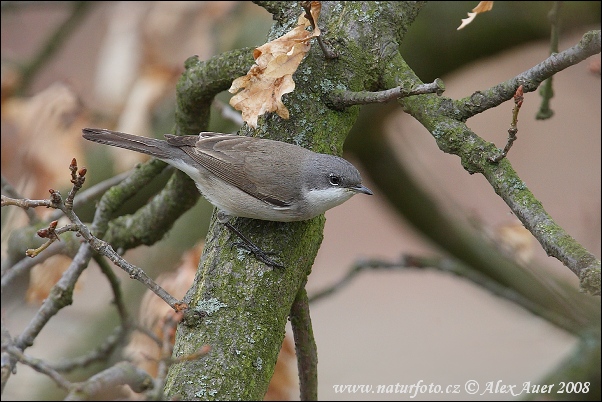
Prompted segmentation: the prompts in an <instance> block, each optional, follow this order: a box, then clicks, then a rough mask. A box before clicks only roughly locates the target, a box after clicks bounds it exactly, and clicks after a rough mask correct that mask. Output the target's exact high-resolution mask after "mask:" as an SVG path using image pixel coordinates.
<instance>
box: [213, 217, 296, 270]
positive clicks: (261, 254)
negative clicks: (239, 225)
mask: <svg viewBox="0 0 602 402" xmlns="http://www.w3.org/2000/svg"><path fill="white" fill-rule="evenodd" d="M230 218H231V216H230V215H228V214H226V213H225V212H224V211H222V210H218V211H217V220H218V221H219V222H220V223H222V224H224V225H226V227H227V228H228V229H229V230H230V231H231V232H233V233H234V234H235V235H236V236H238V238H239V239H241V241H240V242H238V243H237V245H239V246H242V247H244V248H246V249H247V250H249V251H250V252H251V253H253V254H254V255H255V257H256V258H257V259H258V260H259V261H261V262H263V263H264V264H266V265H269V266H270V267H276V268H284V265H282V264H279V263H277V262H275V261H274V260H272V259H271V258H270V257H268V255H267V253H266V252H265V251H263V250H262V249H261V248H259V247H258V246H257V245H255V244H254V243H253V242H252V241H251V240H249V239H248V238H247V237H246V236H245V235H243V234H242V233H241V232H240V230H238V229H236V228H235V227H234V226H233V225H232V224H231V223H230Z"/></svg>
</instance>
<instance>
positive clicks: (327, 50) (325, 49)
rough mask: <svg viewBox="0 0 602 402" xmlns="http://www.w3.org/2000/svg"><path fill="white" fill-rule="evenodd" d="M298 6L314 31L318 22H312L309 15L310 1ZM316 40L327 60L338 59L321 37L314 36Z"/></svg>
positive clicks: (312, 17)
mask: <svg viewBox="0 0 602 402" xmlns="http://www.w3.org/2000/svg"><path fill="white" fill-rule="evenodd" d="M299 4H300V5H301V7H303V9H304V10H305V18H307V20H308V21H309V22H310V24H311V27H312V28H313V29H316V26H317V23H318V22H317V21H314V16H313V15H312V14H311V1H300V2H299ZM316 39H318V45H320V49H322V53H324V56H325V57H326V58H327V59H336V58H337V57H338V54H337V53H336V52H335V51H334V50H332V49H331V48H330V47H328V46H326V44H325V43H324V41H323V40H322V35H318V36H316Z"/></svg>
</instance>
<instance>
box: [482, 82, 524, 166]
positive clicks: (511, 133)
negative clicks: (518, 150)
mask: <svg viewBox="0 0 602 402" xmlns="http://www.w3.org/2000/svg"><path fill="white" fill-rule="evenodd" d="M524 99H525V98H524V96H523V86H522V85H521V86H519V87H518V89H517V90H516V93H515V94H514V107H513V108H512V123H510V128H509V129H508V141H507V142H506V146H505V147H504V149H503V150H502V152H500V153H499V154H497V155H495V156H490V157H489V161H490V162H493V163H498V162H499V161H501V160H502V159H504V158H505V157H506V156H507V155H508V151H510V148H511V147H512V144H513V143H514V141H515V140H516V134H518V127H517V124H518V112H519V111H520V108H521V106H522V105H523V100H524Z"/></svg>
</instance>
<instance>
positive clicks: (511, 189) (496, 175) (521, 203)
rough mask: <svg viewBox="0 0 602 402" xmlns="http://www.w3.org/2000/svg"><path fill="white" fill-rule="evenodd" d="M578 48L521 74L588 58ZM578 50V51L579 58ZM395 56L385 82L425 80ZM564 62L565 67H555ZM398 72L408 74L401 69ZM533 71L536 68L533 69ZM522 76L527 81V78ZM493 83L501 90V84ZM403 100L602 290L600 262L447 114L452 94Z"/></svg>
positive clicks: (487, 146)
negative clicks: (568, 54) (567, 54)
mask: <svg viewBox="0 0 602 402" xmlns="http://www.w3.org/2000/svg"><path fill="white" fill-rule="evenodd" d="M591 43H595V44H596V48H597V49H598V51H599V47H600V31H596V32H595V33H590V34H586V35H585V36H584V38H583V39H582V40H581V42H580V44H582V45H583V47H588V45H589V44H591ZM576 48H577V47H573V48H572V49H574V50H573V51H572V52H570V53H571V54H572V55H571V56H565V57H561V58H559V59H557V58H556V57H554V56H552V57H551V58H549V59H548V60H546V61H545V62H544V63H541V64H540V65H538V67H537V68H534V69H531V70H529V71H528V72H526V73H523V74H521V75H520V76H519V77H523V76H530V77H532V78H533V76H537V77H539V78H538V80H539V79H541V80H543V79H545V78H547V77H543V76H544V75H547V73H544V69H545V67H546V66H548V68H552V71H560V70H562V69H563V68H566V67H567V66H568V65H571V64H574V62H575V60H582V59H583V58H584V55H583V54H581V53H580V52H578V51H577V49H576ZM575 52H576V53H579V54H580V57H578V56H577V55H576V54H575ZM393 58H395V59H396V60H395V62H393V63H394V65H395V66H396V68H395V69H393V70H392V73H393V74H391V75H385V85H391V86H393V85H394V84H396V83H399V82H404V81H409V82H414V83H415V84H416V85H417V84H419V83H420V80H419V79H418V77H416V76H415V75H414V73H413V72H412V70H411V69H409V67H408V66H407V65H406V64H405V62H404V61H403V59H402V58H401V56H399V55H397V56H393ZM556 62H557V63H556ZM559 65H560V66H564V67H563V68H559V69H558V70H556V68H558V66H559ZM399 71H403V72H404V73H403V74H399ZM531 71H537V72H536V73H530V72H531ZM541 80H539V81H538V82H541ZM519 81H521V82H520V83H523V82H522V79H519ZM525 84H526V85H533V82H531V81H530V82H529V83H526V82H525V83H523V85H525ZM494 88H496V90H498V89H499V90H500V91H501V90H502V89H501V88H502V87H501V86H496V87H494ZM525 90H526V89H525ZM512 91H513V92H512V93H511V94H510V95H509V96H512V95H514V91H516V87H513V89H512ZM486 99H489V98H486ZM401 102H402V103H403V106H404V109H405V110H406V111H407V112H408V113H410V114H411V115H412V116H413V117H414V118H416V119H417V120H418V121H419V122H420V123H421V124H422V125H423V126H424V127H426V128H427V129H428V130H429V132H431V134H432V135H433V136H434V138H435V140H436V141H437V145H438V146H439V148H440V149H441V150H442V151H444V152H446V153H450V154H454V155H458V156H459V157H460V158H461V162H462V166H464V168H465V169H466V170H467V171H468V172H469V173H481V174H483V175H484V176H485V178H487V180H488V181H489V183H490V184H491V186H492V187H493V189H494V190H495V192H496V193H497V194H498V195H499V196H500V197H501V198H502V199H503V200H504V201H505V202H506V204H508V206H509V207H510V208H511V210H512V211H513V212H514V214H515V215H516V216H517V217H518V219H520V220H521V222H522V223H523V224H524V226H525V227H526V228H527V229H528V230H529V231H530V232H531V233H532V234H533V236H535V238H536V239H537V240H538V241H539V242H540V244H541V245H542V247H543V249H544V250H545V251H546V252H547V253H548V255H551V256H553V257H555V258H557V259H558V260H560V261H561V262H562V263H563V264H564V265H565V266H567V267H568V268H569V269H570V270H571V271H573V272H574V273H575V274H576V275H577V276H578V277H579V279H580V281H581V288H582V289H583V290H584V291H586V292H588V293H590V294H594V295H600V261H599V260H598V259H597V258H596V257H595V256H594V255H593V254H591V253H590V252H589V251H587V250H586V249H585V248H584V247H583V246H582V245H581V244H579V243H578V242H577V241H575V239H573V238H572V237H571V236H569V235H568V234H567V233H566V232H565V231H564V229H562V228H561V227H560V226H559V225H558V224H556V222H554V220H553V219H552V218H551V217H550V216H549V215H548V213H547V212H546V211H545V210H544V208H543V206H542V205H541V203H540V202H539V201H538V200H537V199H536V198H535V197H534V195H533V194H532V193H531V191H530V190H529V189H528V188H527V186H526V184H525V183H524V182H523V181H522V180H521V179H520V178H519V177H518V175H517V174H516V172H515V171H514V169H512V166H511V165H510V162H509V161H508V160H502V161H501V162H500V163H492V162H490V161H489V160H488V159H487V156H488V155H491V154H493V153H495V152H496V149H495V146H494V145H493V144H491V143H489V142H486V141H485V140H483V139H482V138H480V137H479V136H478V135H476V134H475V133H473V132H472V131H471V130H470V129H469V128H468V127H467V126H466V124H465V123H464V122H463V121H460V120H457V119H456V118H452V117H450V115H449V113H442V111H445V110H449V106H450V105H451V104H452V101H451V100H450V99H449V98H445V97H437V96H434V95H423V96H420V97H411V98H405V99H403V100H402V101H401ZM485 103H487V102H485ZM487 104H488V105H489V107H493V106H495V105H496V104H497V103H496V102H494V101H493V99H491V102H489V103H487ZM467 110H469V109H466V111H467ZM483 110H484V109H483ZM473 111H474V110H473ZM481 111H482V110H481Z"/></svg>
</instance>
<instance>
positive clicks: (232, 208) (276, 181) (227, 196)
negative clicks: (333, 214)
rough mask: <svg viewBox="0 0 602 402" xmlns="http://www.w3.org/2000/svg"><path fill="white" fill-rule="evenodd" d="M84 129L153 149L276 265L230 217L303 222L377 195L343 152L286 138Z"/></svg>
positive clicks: (120, 143)
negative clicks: (361, 197) (354, 199)
mask: <svg viewBox="0 0 602 402" xmlns="http://www.w3.org/2000/svg"><path fill="white" fill-rule="evenodd" d="M82 131H83V137H84V138H85V139H87V140H90V141H94V142H98V143H101V144H106V145H112V146H116V147H121V148H125V149H129V150H132V151H136V152H141V153H144V154H148V155H151V156H154V157H155V158H157V159H160V160H162V161H164V162H166V163H168V164H170V165H172V166H174V167H175V168H177V169H179V170H181V171H183V172H184V173H186V174H187V175H188V176H190V177H191V178H192V180H194V182H195V184H196V186H197V188H198V190H199V191H200V192H201V194H202V195H203V196H204V197H205V198H206V199H207V200H208V201H209V202H210V203H211V204H213V205H214V206H215V207H216V208H217V209H218V219H219V221H220V222H221V223H224V224H226V226H228V228H229V229H230V230H232V231H234V233H236V234H237V235H238V236H239V237H241V239H242V240H243V241H244V242H245V243H247V245H248V246H249V247H250V249H251V251H252V252H253V253H254V254H255V255H256V256H257V257H258V258H259V259H260V260H262V261H264V262H266V263H268V265H273V266H279V264H277V263H275V262H274V261H272V260H271V259H269V258H267V256H266V255H265V253H263V251H261V249H260V248H259V247H257V246H255V245H254V244H253V243H252V242H250V241H249V240H248V239H247V238H246V237H244V236H243V235H242V233H240V232H239V231H238V230H237V229H236V228H234V226H232V225H231V224H230V223H229V222H228V220H229V218H230V217H233V216H234V217H244V218H252V219H261V220H267V221H278V222H291V221H302V220H307V219H311V218H313V217H315V216H318V215H320V214H323V213H324V212H326V211H327V210H329V209H330V208H333V207H335V206H337V205H340V204H342V203H343V202H345V201H347V200H348V199H349V198H351V197H352V196H353V195H355V194H358V193H362V194H368V195H372V194H373V193H372V191H370V190H369V189H368V188H366V187H364V186H363V185H362V178H361V176H360V173H359V172H358V170H357V169H356V168H355V167H354V166H353V165H352V164H351V163H349V162H348V161H346V160H345V159H343V158H339V157H338V156H333V155H326V154H320V153H316V152H312V151H310V150H308V149H306V148H303V147H300V146H298V145H294V144H289V143H286V142H282V141H275V140H268V139H262V138H255V137H246V136H240V135H235V134H222V133H213V132H202V133H200V134H199V135H184V136H177V135H171V134H165V140H159V139H155V138H148V137H143V136H138V135H132V134H126V133H120V132H117V131H111V130H105V129H95V128H84V129H83V130H82ZM262 253H263V254H262Z"/></svg>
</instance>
